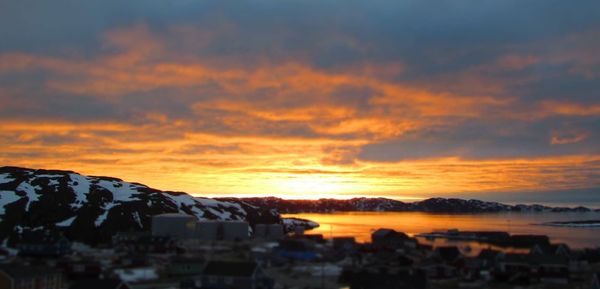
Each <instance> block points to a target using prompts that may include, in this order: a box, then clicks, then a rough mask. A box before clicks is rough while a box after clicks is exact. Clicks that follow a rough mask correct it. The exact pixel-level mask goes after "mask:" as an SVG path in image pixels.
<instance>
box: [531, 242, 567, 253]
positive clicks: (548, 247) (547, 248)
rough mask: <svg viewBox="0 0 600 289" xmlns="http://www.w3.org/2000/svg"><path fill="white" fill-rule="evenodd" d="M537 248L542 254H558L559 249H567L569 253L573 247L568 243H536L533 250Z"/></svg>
mask: <svg viewBox="0 0 600 289" xmlns="http://www.w3.org/2000/svg"><path fill="white" fill-rule="evenodd" d="M535 248H537V249H539V250H540V252H538V253H542V254H556V253H558V250H559V249H561V248H562V249H563V250H565V252H566V253H567V254H570V253H571V249H570V248H569V246H568V245H566V244H536V245H535V246H534V247H533V248H531V250H532V251H533V250H534V249H535Z"/></svg>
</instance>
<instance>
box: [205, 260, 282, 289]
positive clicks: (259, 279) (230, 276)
mask: <svg viewBox="0 0 600 289" xmlns="http://www.w3.org/2000/svg"><path fill="white" fill-rule="evenodd" d="M201 281H202V288H211V289H226V288H227V289H229V288H236V289H261V288H262V289H269V288H272V287H273V280H272V279H271V278H268V277H267V276H265V275H264V273H263V271H262V270H261V268H260V267H259V266H258V264H257V263H256V262H247V261H246V262H241V261H210V262H208V263H207V264H206V267H205V268H204V271H203V273H202V279H201Z"/></svg>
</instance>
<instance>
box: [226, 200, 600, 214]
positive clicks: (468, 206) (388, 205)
mask: <svg viewBox="0 0 600 289" xmlns="http://www.w3.org/2000/svg"><path fill="white" fill-rule="evenodd" d="M218 200H221V201H228V202H232V201H242V202H244V203H248V204H251V205H254V206H257V207H263V208H272V209H275V210H277V211H278V212H279V213H282V214H285V213H325V212H352V211H369V212H370V211H374V212H433V213H497V212H590V211H593V210H591V209H589V208H585V207H574V208H569V207H548V206H543V205H507V204H501V203H497V202H485V201H480V200H463V199H453V198H449V199H446V198H430V199H426V200H423V201H418V202H410V203H407V202H401V201H397V200H392V199H387V198H354V199H348V200H340V199H319V200H287V199H281V198H276V197H265V198H218ZM596 211H600V210H596Z"/></svg>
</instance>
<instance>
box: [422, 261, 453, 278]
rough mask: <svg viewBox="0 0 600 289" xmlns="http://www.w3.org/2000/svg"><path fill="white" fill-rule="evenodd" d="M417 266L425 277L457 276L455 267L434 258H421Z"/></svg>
mask: <svg viewBox="0 0 600 289" xmlns="http://www.w3.org/2000/svg"><path fill="white" fill-rule="evenodd" d="M417 268H418V269H419V270H420V271H422V272H423V273H424V274H425V276H426V277H427V279H449V278H455V277H457V276H458V270H457V268H456V267H454V266H452V265H449V264H446V263H444V262H440V261H439V260H436V259H434V258H428V259H425V260H422V261H421V262H420V263H419V264H418V265H417Z"/></svg>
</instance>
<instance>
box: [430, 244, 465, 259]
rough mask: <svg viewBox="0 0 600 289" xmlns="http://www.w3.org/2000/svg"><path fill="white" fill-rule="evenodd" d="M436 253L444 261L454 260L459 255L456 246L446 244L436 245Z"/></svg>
mask: <svg viewBox="0 0 600 289" xmlns="http://www.w3.org/2000/svg"><path fill="white" fill-rule="evenodd" d="M435 251H436V253H437V254H438V256H440V258H442V259H443V260H444V261H446V262H452V261H454V260H456V258H458V257H459V256H460V251H459V250H458V248H457V247H454V246H448V247H437V248H435Z"/></svg>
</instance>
